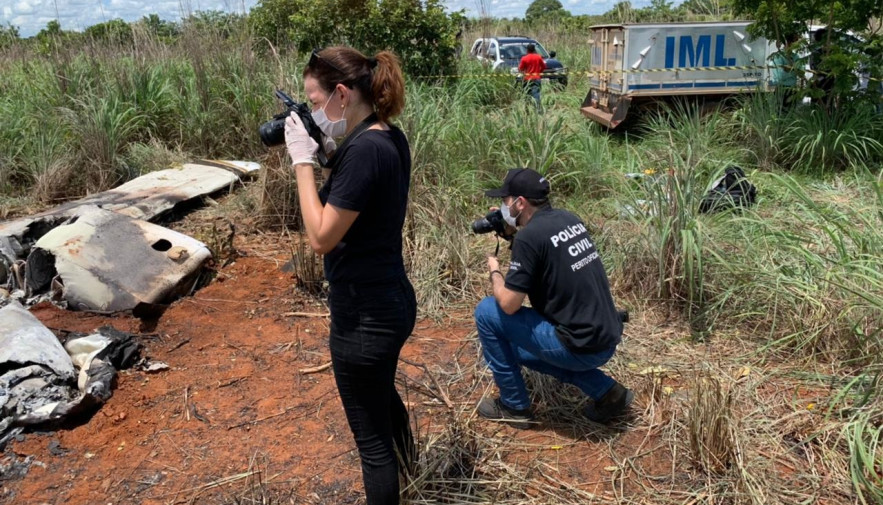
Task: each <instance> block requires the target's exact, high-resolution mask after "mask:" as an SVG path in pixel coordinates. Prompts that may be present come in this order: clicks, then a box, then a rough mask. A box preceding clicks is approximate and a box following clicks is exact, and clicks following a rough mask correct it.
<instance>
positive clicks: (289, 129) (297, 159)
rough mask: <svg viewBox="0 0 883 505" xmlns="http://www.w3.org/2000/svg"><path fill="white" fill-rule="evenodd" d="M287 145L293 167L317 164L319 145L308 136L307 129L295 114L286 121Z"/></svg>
mask: <svg viewBox="0 0 883 505" xmlns="http://www.w3.org/2000/svg"><path fill="white" fill-rule="evenodd" d="M285 145H286V146H287V147H288V155H289V156H291V164H292V165H298V164H301V163H308V164H311V165H312V164H315V163H316V153H317V152H318V151H319V144H317V143H316V141H315V140H313V139H312V137H310V136H309V135H308V134H307V129H306V128H304V125H303V123H302V122H301V120H300V118H299V117H298V116H297V114H296V113H294V112H292V113H291V115H290V116H288V118H287V119H286V120H285Z"/></svg>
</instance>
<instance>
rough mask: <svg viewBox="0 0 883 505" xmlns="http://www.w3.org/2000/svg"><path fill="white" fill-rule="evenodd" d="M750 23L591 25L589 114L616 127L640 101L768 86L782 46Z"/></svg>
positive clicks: (585, 106)
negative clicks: (772, 59) (751, 31)
mask: <svg viewBox="0 0 883 505" xmlns="http://www.w3.org/2000/svg"><path fill="white" fill-rule="evenodd" d="M750 23H751V22H750V21H729V22H708V23H637V24H607V25H597V26H593V27H591V28H590V30H591V35H590V40H589V43H590V45H591V48H592V66H591V75H590V77H589V93H588V95H587V96H586V98H585V100H584V101H583V104H582V108H581V111H582V113H583V114H584V115H585V116H586V117H588V118H590V119H592V120H594V121H597V122H599V123H601V124H604V125H605V126H607V127H609V128H615V127H616V126H617V125H619V124H620V123H621V122H622V121H623V119H625V117H626V114H627V112H628V109H629V106H630V105H631V104H632V101H636V100H637V101H643V100H648V101H649V100H652V99H654V98H658V97H670V96H684V95H718V96H720V95H730V94H736V93H745V92H753V91H757V90H768V87H769V70H768V69H767V68H766V67H767V65H768V64H769V62H768V58H769V56H770V55H771V54H772V53H773V52H775V51H776V48H775V45H774V44H772V43H770V42H769V41H768V40H766V39H764V38H756V39H752V38H751V36H750V35H748V33H747V31H746V28H747V27H748V25H749V24H750Z"/></svg>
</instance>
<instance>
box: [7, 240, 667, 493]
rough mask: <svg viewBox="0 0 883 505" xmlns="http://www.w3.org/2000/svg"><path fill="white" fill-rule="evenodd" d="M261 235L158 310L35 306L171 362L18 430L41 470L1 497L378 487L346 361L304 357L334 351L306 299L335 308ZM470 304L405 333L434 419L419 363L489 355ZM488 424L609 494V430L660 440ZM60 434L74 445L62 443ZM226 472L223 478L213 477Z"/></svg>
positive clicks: (466, 399)
mask: <svg viewBox="0 0 883 505" xmlns="http://www.w3.org/2000/svg"><path fill="white" fill-rule="evenodd" d="M247 242H248V243H242V241H241V240H240V239H238V238H237V243H236V245H237V248H238V249H239V250H240V251H241V252H242V253H243V256H242V257H240V258H238V259H237V260H236V261H235V263H233V264H231V265H229V266H227V267H225V268H223V269H221V270H220V272H219V273H218V275H217V277H216V278H215V280H214V281H213V282H212V283H211V284H210V285H209V286H207V287H205V288H204V289H202V290H200V291H198V292H197V293H196V294H195V295H194V296H192V297H189V298H184V299H181V300H178V301H176V302H175V303H174V304H172V306H171V307H170V308H169V309H168V310H167V311H166V312H165V314H163V316H162V317H161V318H160V319H159V320H158V321H156V322H155V323H142V322H141V321H139V320H138V319H135V318H133V317H131V316H119V317H101V316H96V315H89V314H84V313H76V312H68V311H64V310H60V309H58V308H56V307H54V306H51V305H41V306H37V307H34V308H33V309H32V312H33V313H34V314H35V315H36V316H37V317H38V318H39V319H40V320H41V321H43V322H44V324H46V325H47V326H48V327H50V328H52V329H54V330H74V331H90V330H93V329H95V328H97V327H99V326H101V325H105V324H110V325H112V326H114V327H116V328H118V329H121V330H126V331H131V332H137V333H141V334H142V335H143V336H142V337H141V339H142V340H141V341H142V342H143V343H144V346H145V349H144V351H143V355H146V356H149V357H150V358H152V359H154V360H160V361H163V362H165V363H167V364H168V365H169V367H170V368H169V369H168V370H166V371H161V372H158V373H146V372H142V371H124V372H122V373H121V374H120V376H119V380H118V385H117V388H116V389H115V391H114V394H113V397H112V398H111V399H110V400H109V401H108V402H107V403H106V404H105V405H104V406H103V407H102V408H101V409H100V410H99V411H98V412H97V413H95V414H94V415H93V416H92V417H91V418H90V419H88V420H87V421H84V422H81V423H80V424H78V425H76V426H72V427H67V428H64V429H61V430H58V431H55V432H51V433H27V434H25V435H24V439H23V440H19V441H13V442H11V443H10V444H9V447H7V449H6V453H5V454H4V455H3V456H4V457H5V458H6V461H7V462H9V461H13V460H18V461H23V460H24V459H25V458H26V457H28V456H33V458H34V459H33V462H32V464H31V466H30V469H29V471H28V473H27V475H26V476H24V477H21V478H11V479H8V480H2V481H0V484H2V486H3V487H2V489H0V501H4V502H5V503H16V504H31V503H33V504H43V503H49V504H60V503H68V504H72V505H77V504H96V503H100V504H110V503H114V504H117V503H123V504H128V503H143V504H171V503H188V502H190V503H220V502H225V503H229V502H235V501H236V498H237V496H242V494H243V493H244V491H243V489H245V485H246V483H247V480H251V481H254V480H255V479H256V478H257V476H252V477H250V478H249V479H246V478H245V477H244V474H245V473H246V472H249V471H250V470H261V471H262V473H261V474H260V477H261V479H263V480H272V482H273V483H274V486H278V487H281V488H283V489H285V490H287V491H286V492H287V493H288V494H287V498H286V499H285V501H284V503H289V502H290V503H329V504H330V503H335V504H337V503H362V502H363V501H364V498H363V497H362V496H361V487H362V484H361V475H360V471H359V464H358V457H357V454H356V452H355V450H354V444H353V441H352V437H351V434H350V432H349V429H348V427H347V425H346V421H345V418H344V414H343V410H342V407H341V405H340V401H339V398H338V396H337V393H336V389H335V387H334V380H333V377H332V374H331V371H330V370H325V371H321V372H317V373H310V374H304V373H301V372H299V370H300V369H303V368H308V367H315V366H318V365H322V364H325V363H326V362H328V361H329V355H328V345H327V324H328V323H327V319H326V318H325V317H322V316H309V317H304V316H298V315H291V313H292V312H301V313H302V312H306V313H320V314H322V313H325V312H326V311H327V309H326V308H325V307H324V306H323V305H322V304H321V303H319V302H317V301H315V300H312V299H309V298H306V297H304V296H302V295H300V294H298V293H297V292H296V290H295V289H294V288H293V278H292V275H291V274H289V273H283V272H282V270H281V269H280V268H279V267H280V265H282V263H284V261H285V259H286V258H285V257H284V255H283V254H280V253H279V252H278V251H279V250H281V249H283V248H281V247H278V248H274V247H273V246H272V245H271V244H268V243H267V241H266V240H265V239H263V238H257V239H256V238H254V237H252V238H250V239H247ZM274 249H275V250H276V252H274ZM268 251H269V252H268ZM464 306H465V305H464ZM469 315H470V314H469V313H468V311H466V310H464V311H463V312H462V317H458V318H456V319H454V320H451V321H448V322H444V323H441V324H439V323H434V322H429V321H426V320H421V321H418V324H417V329H416V330H415V332H414V335H413V336H412V337H411V339H410V340H409V343H408V344H407V345H406V347H405V350H404V352H403V358H405V359H406V360H407V361H409V362H410V363H405V362H403V363H401V365H400V367H399V370H400V379H401V380H402V381H403V382H404V383H407V384H411V385H413V386H414V388H413V389H412V392H411V395H410V396H409V400H410V401H409V403H410V405H411V409H412V412H413V413H414V415H415V416H416V418H417V419H418V420H419V422H420V423H421V425H423V426H424V427H425V426H427V425H428V424H429V422H430V421H433V422H434V423H435V425H436V426H435V427H436V428H438V424H439V423H440V422H441V423H443V422H444V421H440V419H443V416H439V415H437V414H438V413H439V411H440V409H441V410H444V409H446V407H445V406H444V405H443V404H442V403H441V402H439V401H438V399H435V398H431V397H430V396H429V394H428V393H427V391H428V390H433V389H437V388H436V387H434V386H433V382H432V381H431V380H430V379H431V377H427V374H426V372H425V371H424V370H423V369H422V368H420V367H417V366H414V365H413V364H412V363H417V364H425V365H427V366H428V368H429V369H430V370H449V371H450V370H454V369H456V368H457V366H458V363H459V365H460V366H461V367H462V368H464V369H466V370H469V369H471V368H474V363H475V360H476V358H477V356H478V354H477V352H476V350H475V343H474V337H472V336H470V335H469V334H470V333H471V332H472V331H473V326H472V324H471V321H470V317H469ZM473 375H474V374H473ZM468 376H469V374H468V373H467V377H468ZM470 379H471V384H470ZM470 379H467V380H464V381H462V382H463V385H462V387H460V386H453V387H451V388H450V390H449V391H446V394H447V395H448V397H449V398H450V401H451V402H452V404H453V405H455V406H457V407H458V408H464V407H465V406H467V405H474V403H475V402H476V401H477V400H478V398H479V397H480V394H481V391H482V390H483V387H477V388H476V387H475V385H476V384H477V383H478V382H480V381H482V382H483V383H486V382H487V379H486V377H485V378H479V377H470ZM441 387H443V388H445V387H447V386H444V385H443V386H441ZM400 389H401V388H400ZM476 424H477V425H479V426H480V428H479V429H482V430H487V432H488V433H489V434H493V433H497V434H498V436H499V435H502V436H511V437H519V438H520V439H523V440H522V441H523V442H525V446H527V445H528V444H529V445H530V446H531V447H543V446H545V447H550V448H552V449H554V450H545V451H543V450H531V451H527V450H525V451H521V452H516V453H513V454H511V455H510V456H509V457H508V458H507V459H508V460H510V461H513V462H517V461H518V459H519V458H534V457H536V454H535V453H537V452H544V453H545V454H547V456H543V457H547V459H548V462H549V465H550V466H549V468H550V469H554V470H557V471H558V473H559V475H558V476H557V477H558V478H561V479H564V480H566V481H567V482H569V483H571V484H572V485H576V486H578V487H580V488H582V489H585V490H586V491H588V492H592V493H596V494H598V495H603V494H604V493H605V492H606V491H607V490H609V489H611V485H610V483H611V479H613V478H614V474H613V473H611V472H610V468H609V467H608V465H611V464H612V463H611V461H610V459H609V456H608V454H609V453H610V449H611V446H609V445H608V443H613V444H616V445H619V444H623V445H624V446H628V447H637V446H638V445H640V444H645V443H648V441H647V440H645V437H646V433H645V432H643V431H642V430H633V431H629V432H626V433H624V434H621V435H616V436H614V437H613V438H612V439H610V440H604V439H602V440H601V441H598V439H595V440H594V441H592V440H591V439H590V438H589V437H586V436H585V435H584V434H582V435H581V434H573V433H569V432H568V430H567V429H566V427H565V428H562V427H561V426H557V427H555V426H543V425H541V426H539V427H538V428H535V429H533V430H529V431H518V430H514V429H512V428H510V427H501V426H500V425H496V424H493V423H484V424H482V423H478V422H477V423H476ZM429 429H432V427H430V428H429ZM56 441H57V443H58V444H59V445H60V447H61V448H62V450H63V454H61V455H55V454H57V453H59V450H58V449H57V448H56V447H54V442H56ZM649 442H650V443H652V440H651V441H649ZM50 443H53V449H55V450H53V451H50ZM614 447H615V446H614ZM663 460H664V461H665V465H670V461H669V459H668V458H661V460H660V461H663ZM652 466H653V465H650V468H652ZM605 467H607V468H606V469H605ZM665 468H666V467H665V466H663V467H662V468H661V469H660V471H661V472H663V473H664V472H665V471H666V470H665ZM224 479H227V480H226V481H225V480H224ZM218 481H221V483H219V482H218ZM212 483H215V484H219V485H215V486H212V487H209V485H210V484H212Z"/></svg>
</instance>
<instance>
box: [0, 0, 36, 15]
mask: <svg viewBox="0 0 883 505" xmlns="http://www.w3.org/2000/svg"><path fill="white" fill-rule="evenodd" d="M13 9H14V10H15V12H16V13H17V14H30V13H32V12H34V7H33V6H32V5H31V4H30V2H26V1H24V0H22V1H20V2H16V3H15V7H13ZM4 10H5V9H4Z"/></svg>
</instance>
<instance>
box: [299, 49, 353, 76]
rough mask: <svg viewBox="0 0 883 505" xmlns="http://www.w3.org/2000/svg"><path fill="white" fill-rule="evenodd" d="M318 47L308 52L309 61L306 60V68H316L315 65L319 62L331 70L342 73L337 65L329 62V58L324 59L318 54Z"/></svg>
mask: <svg viewBox="0 0 883 505" xmlns="http://www.w3.org/2000/svg"><path fill="white" fill-rule="evenodd" d="M319 51H320V49H313V53H312V54H310V61H309V62H307V67H308V68H316V66H317V65H318V64H319V63H320V62H321V63H323V64H324V65H326V66H327V67H329V68H331V69H332V70H336V71H337V72H338V73H340V74H344V71H343V70H341V69H340V68H338V67H337V65H335V64H334V63H331V62H330V61H329V60H326V59H325V58H323V57H322V56H321V55H320V54H319Z"/></svg>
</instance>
